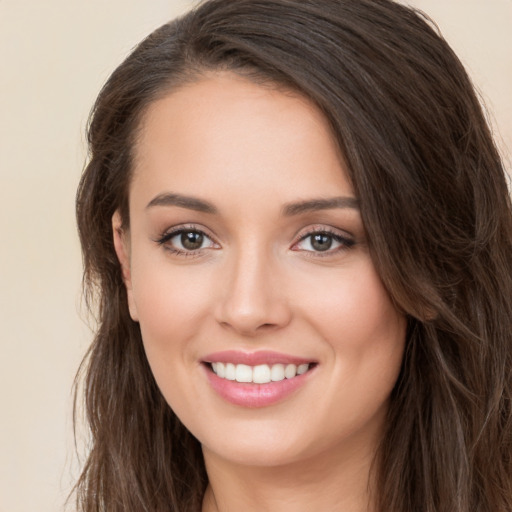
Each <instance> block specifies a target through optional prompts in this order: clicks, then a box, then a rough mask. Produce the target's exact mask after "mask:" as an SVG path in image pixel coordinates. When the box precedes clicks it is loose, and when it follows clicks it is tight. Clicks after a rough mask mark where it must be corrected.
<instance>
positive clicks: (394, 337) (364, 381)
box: [113, 73, 406, 512]
mask: <svg viewBox="0 0 512 512" xmlns="http://www.w3.org/2000/svg"><path fill="white" fill-rule="evenodd" d="M135 157H136V158H135V172H134V177H133V181H132V184H131V188H130V198H129V199H130V205H129V206H130V229H129V230H126V231H123V229H122V227H121V219H120V217H119V214H118V213H117V212H116V214H115V215H114V217H113V227H114V233H115V240H114V241H115V245H116V250H117V254H118V257H119V260H120V262H121V264H122V267H123V273H124V278H125V284H126V287H127V291H128V298H129V305H130V313H131V315H132V318H133V319H134V320H136V321H138V322H139V323H140V327H141V332H142V338H143V341H144V348H145V351H146V354H147V357H148V361H149V364H150V366H151V369H152V371H153V374H154V376H155V379H156V381H157V383H158V385H159V387H160V389H161V391H162V393H163V395H164V397H165V398H166V400H167V402H168V403H169V405H170V406H171V407H172V408H173V410H174V411H175V413H176V414H177V415H178V416H179V418H180V419H181V421H182V422H183V423H184V424H185V426H186V427H187V428H188V429H189V430H190V432H191V433H192V434H193V435H194V436H195V437H196V438H197V439H198V440H199V441H200V442H201V444H202V446H203V453H204V457H205V462H206V468H207V472H208V477H209V481H210V485H209V487H208V491H207V493H206V496H205V500H204V506H203V512H240V511H241V510H243V511H244V512H251V511H258V512H262V511H265V512H287V511H293V512H303V511H304V512H306V511H307V512H311V511H338V510H339V511H344V512H370V511H372V512H373V509H372V503H371V492H370V489H371V485H370V481H371V477H370V475H371V472H370V468H371V464H372V461H373V458H374V454H375V451H376V448H377V445H378V442H379V440H380V438H381V436H382V430H383V424H384V418H385V415H386V412H387V407H388V400H389V396H390V393H391V390H392V388H393V386H394V384H395V382H396V379H397V376H398V373H399V369H400V365H401V361H402V357H403V349H404V339H405V326H406V322H405V318H404V317H403V315H401V314H400V313H399V312H398V311H396V309H395V307H394V305H393V304H392V302H391V300H390V298H389V296H388V294H387V292H386V290H385V289H384V287H383V285H382V282H381V281H380V278H379V276H378V274H377V272H376V270H375V267H374V265H373V262H372V260H371V257H370V255H369V251H368V247H367V242H366V233H365V229H364V226H363V223H362V220H361V215H360V211H359V206H358V201H357V198H356V197H355V195H354V192H353V190H352V187H351V185H350V182H349V181H348V179H347V176H346V172H345V167H344V163H343V158H342V155H340V153H339V150H338V148H337V146H336V144H335V143H334V141H333V139H332V135H331V133H330V129H329V126H328V123H327V121H326V120H325V118H324V117H323V115H322V114H321V112H320V111H319V110H318V109H317V108H316V107H314V106H313V105H312V104H311V103H310V102H308V101H307V100H306V99H304V98H302V97H300V96H298V95H296V94H293V93H290V92H284V91H280V90H278V89H277V88H274V89H273V88H270V87H262V86H260V85H256V84H253V83H251V82H249V81H247V80H245V79H243V78H240V77H238V76H236V75H234V74H230V73H224V74H213V75H210V76H207V77H204V78H203V79H201V80H199V81H197V82H195V83H193V84H190V85H187V86H184V87H182V88H181V89H179V90H177V91H174V92H171V93H169V95H167V96H166V97H164V98H162V99H160V100H158V101H156V102H155V103H154V104H152V105H151V106H150V107H149V109H148V111H147V113H146V115H145V117H144V119H143V121H142V126H141V132H140V138H139V140H138V143H137V147H136V154H135ZM226 353H229V354H235V355H224V356H222V357H224V359H226V360H225V361H223V363H222V364H224V363H226V364H228V363H229V364H233V366H236V365H237V364H238V363H237V361H235V359H237V358H239V357H256V358H258V357H260V359H261V357H267V356H266V355H265V354H268V353H272V354H278V355H277V356H269V357H270V358H272V357H275V358H277V360H279V358H283V361H284V362H286V361H288V360H290V359H294V358H295V359H300V360H301V361H305V362H306V363H307V364H306V367H307V370H306V373H304V374H303V375H299V374H297V375H295V374H294V375H293V376H291V377H287V378H286V379H288V378H289V379H290V382H292V379H299V380H296V381H293V382H295V383H299V384H297V385H295V387H294V388H293V391H290V392H288V391H287V392H283V393H281V392H279V393H277V392H274V391H275V390H276V389H284V388H279V386H280V385H281V384H283V383H284V384H286V381H285V379H284V377H280V379H281V380H280V381H276V382H275V383H274V381H272V382H270V383H268V384H265V385H261V387H260V388H258V387H254V386H260V384H256V383H255V382H242V381H236V380H229V379H228V377H224V376H223V375H221V374H220V373H219V374H217V373H216V371H215V370H214V367H213V364H212V362H215V361H214V359H215V356H214V355H213V356H212V354H226ZM222 357H221V359H222ZM230 358H233V361H230ZM275 362H276V361H270V360H269V361H268V364H267V363H266V362H265V361H263V363H264V364H263V366H265V365H266V366H268V368H269V369H270V367H271V366H272V365H273V364H274V363H275ZM260 363H261V361H260V362H259V363H258V364H260ZM279 364H280V363H279ZM238 366H240V365H238ZM238 366H237V368H238ZM251 368H252V367H251ZM251 372H252V369H251ZM251 375H252V373H251ZM237 378H238V377H237ZM228 381H229V382H228ZM219 389H221V390H224V391H225V392H224V391H222V392H219ZM259 389H262V390H265V392H261V393H260V394H259V395H258V393H256V395H257V396H256V402H255V401H254V395H255V393H252V395H251V393H250V392H249V391H251V390H252V391H254V390H259ZM287 389H288V388H287ZM290 389H291V388H290ZM246 392H247V393H246ZM244 393H246V394H247V395H248V396H247V397H246V396H245V394H244ZM265 393H268V395H269V396H271V397H273V398H272V399H271V400H267V394H265ZM249 395H251V396H252V398H251V397H250V396H249ZM262 397H263V398H262Z"/></svg>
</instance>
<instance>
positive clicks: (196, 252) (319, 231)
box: [155, 226, 356, 258]
mask: <svg viewBox="0 0 512 512" xmlns="http://www.w3.org/2000/svg"><path fill="white" fill-rule="evenodd" d="M184 233H195V234H198V235H201V236H203V237H205V238H206V239H208V240H210V242H211V244H212V246H213V245H217V244H216V242H215V241H214V240H213V239H212V237H211V236H210V235H208V234H207V233H205V231H204V230H202V229H199V228H197V227H196V226H180V227H178V228H175V229H173V230H171V231H166V232H165V233H163V234H162V235H161V236H160V237H159V238H158V239H157V240H155V242H156V243H158V245H161V246H164V248H165V250H167V251H169V252H171V253H173V254H175V255H177V256H185V257H194V256H200V255H201V254H202V252H203V250H204V249H205V248H204V247H200V248H198V249H190V250H183V249H179V248H177V247H174V246H173V245H171V244H169V243H168V242H170V240H172V239H173V238H174V237H176V236H179V235H182V234H184ZM313 235H324V236H327V237H330V238H332V240H334V241H335V242H337V243H339V244H340V245H339V247H336V248H334V249H331V248H328V249H327V250H325V251H314V250H306V249H294V248H295V247H297V246H298V245H299V244H300V243H301V242H304V241H306V240H307V239H308V238H310V237H312V236H313ZM355 243H356V242H355V240H354V239H353V238H350V237H349V236H343V235H340V234H339V233H338V232H335V231H333V230H331V229H328V228H325V226H314V227H312V228H311V229H309V230H308V231H307V232H306V233H305V234H303V235H302V236H301V237H300V238H299V239H298V240H297V241H296V242H294V244H293V245H292V250H295V251H300V252H304V253H310V256H311V257H313V255H314V257H320V258H323V257H327V256H332V255H333V254H336V253H338V252H342V251H346V250H349V249H351V248H352V247H354V245H355ZM310 244H311V242H310ZM208 248H209V247H208Z"/></svg>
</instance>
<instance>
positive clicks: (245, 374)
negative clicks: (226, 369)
mask: <svg viewBox="0 0 512 512" xmlns="http://www.w3.org/2000/svg"><path fill="white" fill-rule="evenodd" d="M235 380H236V381H237V382H252V368H251V367H250V366H247V365H246V364H237V365H236V373H235Z"/></svg>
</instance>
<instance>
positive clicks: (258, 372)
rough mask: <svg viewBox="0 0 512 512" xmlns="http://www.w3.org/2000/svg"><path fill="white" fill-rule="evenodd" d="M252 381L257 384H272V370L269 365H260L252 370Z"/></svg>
mask: <svg viewBox="0 0 512 512" xmlns="http://www.w3.org/2000/svg"><path fill="white" fill-rule="evenodd" d="M252 381H253V382H255V383H256V384H266V383H267V382H270V368H269V366H268V364H260V365H258V366H255V367H254V369H253V370H252Z"/></svg>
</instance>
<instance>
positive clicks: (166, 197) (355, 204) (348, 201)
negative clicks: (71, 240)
mask: <svg viewBox="0 0 512 512" xmlns="http://www.w3.org/2000/svg"><path fill="white" fill-rule="evenodd" d="M155 206H178V207H180V208H187V209H189V210H195V211H198V212H202V213H210V214H216V213H218V210H217V208H216V207H215V206H214V205H213V204H212V203H210V202H208V201H205V200H203V199H199V198H197V197H192V196H185V195H182V194H174V193H164V194H159V195H157V196H156V197H154V198H153V199H152V200H151V201H150V202H149V203H148V205H147V206H146V208H152V207H155ZM333 208H352V209H355V210H359V201H358V200H357V199H356V198H355V197H330V198H327V199H326V198H317V199H308V200H305V201H297V202H293V203H288V204H286V205H284V207H283V210H282V212H283V215H284V216H285V217H292V216H294V215H300V214H302V213H308V212H313V211H319V210H330V209H333Z"/></svg>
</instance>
